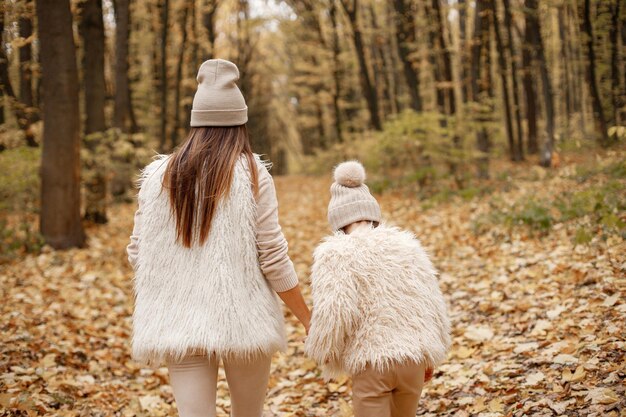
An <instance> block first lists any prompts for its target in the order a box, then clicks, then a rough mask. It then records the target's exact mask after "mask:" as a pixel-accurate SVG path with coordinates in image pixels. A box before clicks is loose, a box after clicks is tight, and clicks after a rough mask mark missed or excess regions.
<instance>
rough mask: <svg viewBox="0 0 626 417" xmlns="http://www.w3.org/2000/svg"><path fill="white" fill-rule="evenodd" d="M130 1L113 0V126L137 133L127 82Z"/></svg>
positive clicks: (137, 128) (137, 127)
mask: <svg viewBox="0 0 626 417" xmlns="http://www.w3.org/2000/svg"><path fill="white" fill-rule="evenodd" d="M129 1H130V0H114V2H113V4H114V8H115V104H114V116H113V126H115V127H117V128H119V129H120V130H121V131H122V132H125V133H128V132H137V131H139V126H138V125H137V121H136V120H135V114H134V112H133V107H132V101H131V92H130V82H129V80H128V38H129V35H130V4H129Z"/></svg>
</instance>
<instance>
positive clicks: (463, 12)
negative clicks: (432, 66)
mask: <svg viewBox="0 0 626 417" xmlns="http://www.w3.org/2000/svg"><path fill="white" fill-rule="evenodd" d="M467 7H468V4H467V2H466V1H465V0H459V2H458V11H459V38H460V39H459V41H460V50H459V55H460V61H459V63H460V66H461V67H460V68H459V73H460V78H461V98H462V101H463V103H466V102H467V97H468V95H469V94H468V90H469V89H470V88H471V87H470V85H469V83H470V81H469V74H468V66H469V64H470V62H469V60H468V58H469V51H468V49H467Z"/></svg>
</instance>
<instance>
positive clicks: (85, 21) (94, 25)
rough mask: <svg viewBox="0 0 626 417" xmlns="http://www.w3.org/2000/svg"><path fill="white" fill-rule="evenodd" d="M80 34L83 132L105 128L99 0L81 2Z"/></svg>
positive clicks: (102, 29) (102, 37)
mask: <svg viewBox="0 0 626 417" xmlns="http://www.w3.org/2000/svg"><path fill="white" fill-rule="evenodd" d="M80 12H81V20H80V25H79V29H80V34H81V37H82V38H83V59H82V66H83V85H84V89H85V113H86V114H85V134H86V135H88V134H90V133H94V132H102V131H104V130H105V129H106V126H105V119H104V100H105V86H104V22H103V20H102V0H84V1H83V2H82V3H81V4H80Z"/></svg>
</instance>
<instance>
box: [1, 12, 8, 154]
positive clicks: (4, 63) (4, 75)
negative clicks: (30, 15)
mask: <svg viewBox="0 0 626 417" xmlns="http://www.w3.org/2000/svg"><path fill="white" fill-rule="evenodd" d="M5 7H6V6H5V5H1V6H0V42H2V34H3V33H4V8H5ZM8 64H9V62H8V60H7V57H6V55H5V54H4V46H3V45H2V47H0V125H3V124H4V123H5V122H6V120H5V117H4V89H5V84H6V82H7V80H8V79H9V67H8ZM5 149H6V147H5V146H4V145H3V144H1V143H0V152H2V151H4V150H5Z"/></svg>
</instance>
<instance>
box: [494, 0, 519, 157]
mask: <svg viewBox="0 0 626 417" xmlns="http://www.w3.org/2000/svg"><path fill="white" fill-rule="evenodd" d="M494 1H496V0H494ZM502 3H503V5H504V25H505V26H506V31H507V37H508V41H509V44H508V46H509V48H508V49H509V55H510V58H511V90H512V93H513V112H514V114H515V128H516V136H515V139H516V147H517V149H516V152H517V154H518V156H519V158H520V159H521V160H523V159H524V142H523V140H522V115H521V113H520V102H519V89H518V87H517V63H516V61H515V60H516V57H517V54H516V51H515V43H514V41H513V31H512V27H513V18H512V16H511V7H510V4H509V0H502Z"/></svg>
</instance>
